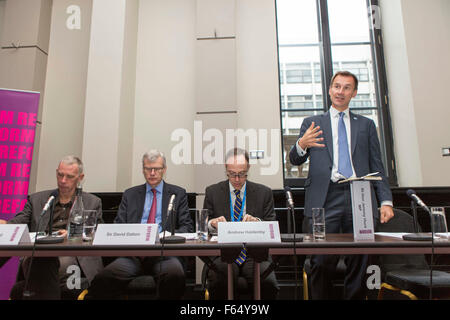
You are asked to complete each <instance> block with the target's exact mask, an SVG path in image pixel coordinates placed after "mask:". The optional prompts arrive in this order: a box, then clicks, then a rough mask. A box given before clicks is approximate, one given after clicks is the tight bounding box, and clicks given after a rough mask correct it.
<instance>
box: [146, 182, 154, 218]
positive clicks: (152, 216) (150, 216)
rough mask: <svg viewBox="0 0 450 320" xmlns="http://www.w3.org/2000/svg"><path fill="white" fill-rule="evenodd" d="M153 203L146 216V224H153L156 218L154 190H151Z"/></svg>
mask: <svg viewBox="0 0 450 320" xmlns="http://www.w3.org/2000/svg"><path fill="white" fill-rule="evenodd" d="M152 192H153V201H152V207H151V208H150V213H149V215H148V219H147V223H155V218H156V189H152Z"/></svg>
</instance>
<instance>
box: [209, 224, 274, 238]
mask: <svg viewBox="0 0 450 320" xmlns="http://www.w3.org/2000/svg"><path fill="white" fill-rule="evenodd" d="M217 228H218V230H217V242H218V243H244V242H245V243H250V242H281V238H280V228H279V226H278V221H259V222H219V223H218V227H217Z"/></svg>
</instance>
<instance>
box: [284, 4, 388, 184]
mask: <svg viewBox="0 0 450 320" xmlns="http://www.w3.org/2000/svg"><path fill="white" fill-rule="evenodd" d="M275 1H276V10H277V35H278V57H279V69H280V95H281V97H280V115H281V127H282V133H283V138H282V139H283V140H282V143H283V150H284V157H283V159H284V179H285V185H290V186H302V185H303V183H304V178H305V177H306V176H307V174H308V163H305V164H303V165H302V166H300V167H293V166H292V165H291V164H290V163H289V158H288V155H287V153H288V152H289V150H290V148H291V147H292V145H293V144H295V142H296V140H297V138H298V134H299V129H300V126H301V124H302V122H303V119H305V118H306V117H309V116H312V115H317V114H321V113H324V112H327V110H328V109H329V107H330V105H331V101H330V98H329V96H328V89H329V82H330V81H331V77H332V76H333V74H334V73H335V72H337V71H339V70H347V71H350V72H352V73H354V74H355V75H356V76H357V77H358V80H359V88H358V95H357V96H356V97H355V98H354V99H353V100H352V101H351V103H350V109H351V110H352V112H355V113H357V114H360V115H363V116H366V117H368V118H370V119H372V120H373V121H374V122H375V125H376V127H377V131H378V134H379V139H380V144H381V149H382V156H383V162H384V165H385V168H386V173H387V175H388V177H389V181H390V183H391V184H396V183H397V178H396V172H395V166H394V163H395V162H394V155H393V147H392V133H391V129H390V128H391V126H390V118H389V112H388V104H387V103H388V101H387V98H386V97H387V95H386V91H387V86H386V76H385V70H384V59H383V54H382V48H381V45H382V43H381V32H380V30H378V29H376V28H375V27H374V23H373V22H374V21H373V20H372V15H371V14H372V9H376V8H377V6H378V0H345V1H342V0H301V1H300V0H275ZM375 39H376V40H377V41H375Z"/></svg>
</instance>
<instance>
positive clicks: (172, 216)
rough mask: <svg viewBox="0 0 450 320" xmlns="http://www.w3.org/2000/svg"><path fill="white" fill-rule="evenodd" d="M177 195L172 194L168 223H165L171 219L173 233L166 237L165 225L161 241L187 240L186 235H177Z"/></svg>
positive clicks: (178, 241)
mask: <svg viewBox="0 0 450 320" xmlns="http://www.w3.org/2000/svg"><path fill="white" fill-rule="evenodd" d="M175 197H176V195H175V194H172V195H171V196H170V200H169V205H168V206H167V218H166V223H165V226H166V225H167V222H168V221H169V219H170V222H171V223H170V230H171V235H170V236H168V237H166V230H165V229H166V228H165V226H164V228H163V237H162V239H160V240H159V241H160V242H161V243H185V242H186V238H185V237H180V236H176V235H175V215H176V210H175V206H174V202H175Z"/></svg>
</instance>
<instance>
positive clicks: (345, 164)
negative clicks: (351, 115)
mask: <svg viewBox="0 0 450 320" xmlns="http://www.w3.org/2000/svg"><path fill="white" fill-rule="evenodd" d="M344 115H345V113H344V112H339V124H338V147H339V162H338V171H339V173H340V174H342V175H343V176H344V177H346V178H350V177H351V176H352V175H353V170H352V164H351V162H350V153H349V152H348V139H347V130H346V128H345V123H344Z"/></svg>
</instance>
